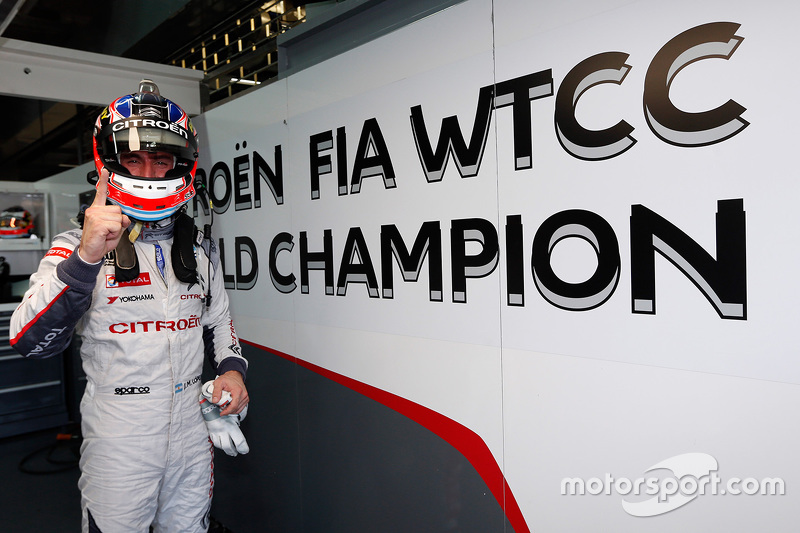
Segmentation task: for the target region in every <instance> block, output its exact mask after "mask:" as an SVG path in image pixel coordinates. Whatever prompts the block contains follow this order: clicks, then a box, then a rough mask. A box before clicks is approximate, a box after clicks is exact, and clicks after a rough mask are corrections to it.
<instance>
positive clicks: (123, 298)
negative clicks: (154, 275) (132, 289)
mask: <svg viewBox="0 0 800 533" xmlns="http://www.w3.org/2000/svg"><path fill="white" fill-rule="evenodd" d="M144 300H155V296H153V295H152V294H132V295H130V296H109V297H108V303H110V304H113V303H114V302H117V301H119V302H121V303H127V302H141V301H144Z"/></svg>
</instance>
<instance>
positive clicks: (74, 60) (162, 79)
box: [0, 37, 203, 116]
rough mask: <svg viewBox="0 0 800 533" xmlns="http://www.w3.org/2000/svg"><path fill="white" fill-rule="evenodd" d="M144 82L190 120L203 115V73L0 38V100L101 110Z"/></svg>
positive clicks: (133, 90)
mask: <svg viewBox="0 0 800 533" xmlns="http://www.w3.org/2000/svg"><path fill="white" fill-rule="evenodd" d="M143 78H149V79H151V80H153V81H154V82H156V84H157V85H158V88H159V89H160V91H161V94H162V96H165V97H166V98H169V99H170V100H172V101H174V102H176V103H177V104H178V105H180V106H181V107H183V109H184V111H186V112H187V113H188V114H190V115H193V116H194V115H199V114H200V113H201V112H202V104H201V95H200V81H201V80H202V79H203V72H202V71H197V70H190V69H184V68H180V67H174V66H171V65H161V64H158V63H150V62H147V61H138V60H135V59H127V58H122V57H114V56H107V55H103V54H95V53H92V52H82V51H79V50H71V49H67V48H59V47H56V46H48V45H43V44H37V43H31V42H27V41H19V40H16V39H6V38H3V37H0V94H5V95H10V96H18V97H23V98H38V99H41V100H55V101H58V102H74V103H78V104H86V105H94V106H105V105H108V104H109V103H110V102H111V101H112V100H114V99H115V98H118V97H120V96H122V95H125V94H129V93H132V92H136V90H137V89H138V87H139V81H140V80H142V79H143Z"/></svg>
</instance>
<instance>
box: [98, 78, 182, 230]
mask: <svg viewBox="0 0 800 533" xmlns="http://www.w3.org/2000/svg"><path fill="white" fill-rule="evenodd" d="M92 137H93V140H92V144H93V147H94V162H95V167H96V168H97V172H98V173H100V171H101V170H102V169H103V168H104V167H105V168H106V169H107V170H108V173H109V177H108V199H109V200H110V201H111V202H113V203H115V204H117V205H119V206H120V207H121V208H122V212H123V213H125V214H126V215H128V216H129V217H132V218H134V219H137V220H142V221H153V220H161V219H163V218H167V217H169V216H171V215H172V214H174V213H175V212H176V211H177V210H178V209H180V208H181V206H183V205H184V204H185V203H186V202H188V201H189V200H191V199H192V197H194V195H195V190H194V176H195V172H196V171H197V132H196V131H195V129H194V126H192V122H191V120H189V115H187V114H186V112H185V111H184V110H183V109H181V107H180V106H179V105H178V104H176V103H175V102H173V101H171V100H168V99H166V98H164V97H163V96H161V94H160V93H159V90H158V86H157V85H156V84H155V83H153V82H152V81H150V80H142V81H141V83H140V84H139V92H136V93H133V94H129V95H126V96H122V97H120V98H117V99H116V100H114V101H113V102H111V104H109V106H108V107H106V108H105V109H104V110H103V111H102V112H101V113H100V116H98V117H97V121H96V122H95V125H94V132H93V135H92ZM140 151H145V152H151V153H161V152H166V153H169V154H171V155H172V156H173V161H174V165H173V168H172V169H171V170H169V171H167V172H166V175H165V176H164V177H146V176H137V175H135V174H134V173H133V172H131V171H129V170H128V169H127V168H126V167H125V166H123V164H122V163H121V159H120V156H121V155H122V154H125V153H127V152H140Z"/></svg>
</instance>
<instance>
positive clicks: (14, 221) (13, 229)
mask: <svg viewBox="0 0 800 533" xmlns="http://www.w3.org/2000/svg"><path fill="white" fill-rule="evenodd" d="M34 228H35V226H34V224H33V216H31V214H30V213H29V212H28V210H27V209H24V208H23V207H22V206H19V205H15V206H14V207H9V208H8V209H5V210H3V212H2V213H0V238H3V239H14V238H19V237H28V236H30V235H31V233H33V230H34Z"/></svg>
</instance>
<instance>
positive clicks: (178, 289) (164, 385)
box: [10, 225, 247, 533]
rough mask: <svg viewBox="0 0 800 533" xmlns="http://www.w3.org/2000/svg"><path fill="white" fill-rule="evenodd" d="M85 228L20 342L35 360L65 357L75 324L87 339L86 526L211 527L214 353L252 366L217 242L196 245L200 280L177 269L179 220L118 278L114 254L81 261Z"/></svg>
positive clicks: (221, 360)
mask: <svg viewBox="0 0 800 533" xmlns="http://www.w3.org/2000/svg"><path fill="white" fill-rule="evenodd" d="M80 236H81V232H80V231H79V230H74V231H68V232H65V233H61V234H59V235H57V236H56V238H55V239H54V240H53V244H52V247H51V248H50V250H49V251H48V252H47V254H46V255H45V257H44V258H43V259H42V261H41V263H40V265H39V270H38V271H37V272H36V273H35V274H33V275H32V276H31V279H30V288H29V290H28V292H26V293H25V295H24V297H23V301H22V303H21V304H20V305H19V307H18V308H17V309H16V311H15V312H14V315H13V316H12V319H11V331H10V338H11V344H12V346H14V348H15V349H16V350H17V351H18V352H20V353H21V354H23V355H25V356H28V357H48V356H51V355H55V354H58V353H60V352H61V351H63V350H64V349H65V347H66V346H67V345H68V344H69V342H70V338H71V336H72V333H73V331H75V332H77V333H78V334H80V336H81V338H82V341H83V342H82V347H81V358H82V363H83V369H84V372H85V373H86V377H87V383H86V391H85V393H84V395H83V399H82V401H81V415H82V421H81V429H82V433H83V439H84V440H83V444H82V446H81V460H80V466H81V478H80V481H79V486H80V489H81V505H82V511H83V531H84V532H87V531H88V532H92V531H102V532H103V533H115V532H125V533H131V532H137V533H138V532H142V533H147V531H148V528H149V526H150V525H151V524H152V525H153V526H154V529H155V531H170V532H172V531H175V532H182V533H184V532H201V531H202V532H205V531H207V529H208V525H209V524H208V521H209V516H208V514H209V511H210V507H211V496H212V491H213V484H214V480H213V471H214V467H213V459H214V456H213V446H212V445H211V443H210V441H209V437H208V431H207V430H206V426H205V423H204V421H203V417H202V415H201V413H200V408H199V406H198V402H197V398H198V396H199V394H200V387H201V385H202V382H201V371H202V367H203V359H204V351H205V350H207V351H208V353H209V357H213V361H212V366H213V367H214V368H215V370H216V372H217V374H223V373H224V372H227V371H229V370H237V371H239V372H241V373H242V376H243V377H244V375H245V371H246V369H247V362H246V361H245V359H244V358H242V356H241V348H240V345H239V341H238V339H237V337H236V333H235V331H234V329H233V324H232V322H231V318H230V313H229V311H228V297H227V295H226V293H225V290H224V281H223V275H222V271H221V269H220V268H219V264H218V254H217V252H216V247H215V246H214V244H213V242H212V241H210V240H208V239H206V240H205V241H203V245H202V246H195V247H194V248H195V256H196V259H197V264H198V268H197V273H198V279H199V283H195V284H191V285H190V284H187V283H182V282H181V281H179V280H178V279H177V278H176V277H175V275H174V273H173V271H172V266H171V256H170V250H171V246H172V225H169V226H167V227H166V228H150V229H148V228H144V229H143V231H142V234H141V236H140V237H139V239H138V240H137V241H136V242H135V245H134V246H135V249H136V253H137V257H138V262H139V268H140V274H139V276H138V278H136V279H135V280H133V281H131V282H127V283H118V282H116V279H115V274H114V273H115V270H114V265H113V264H109V263H111V261H110V260H109V259H108V258H107V259H106V260H105V261H102V262H101V263H100V264H98V265H89V264H87V263H85V262H84V261H82V260H81V258H80V257H79V256H78V253H77V248H78V244H79V242H80ZM159 247H160V250H161V254H160V255H161V257H162V258H163V265H162V268H159V260H158V259H157V251H158V248H159ZM162 270H163V274H162ZM209 278H210V279H209ZM209 290H210V294H211V296H212V298H211V302H210V306H208V307H207V306H206V300H205V298H206V295H207V294H208V293H209ZM204 332H205V333H204ZM204 336H205V343H204ZM204 346H205V350H204ZM211 352H213V353H211Z"/></svg>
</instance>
